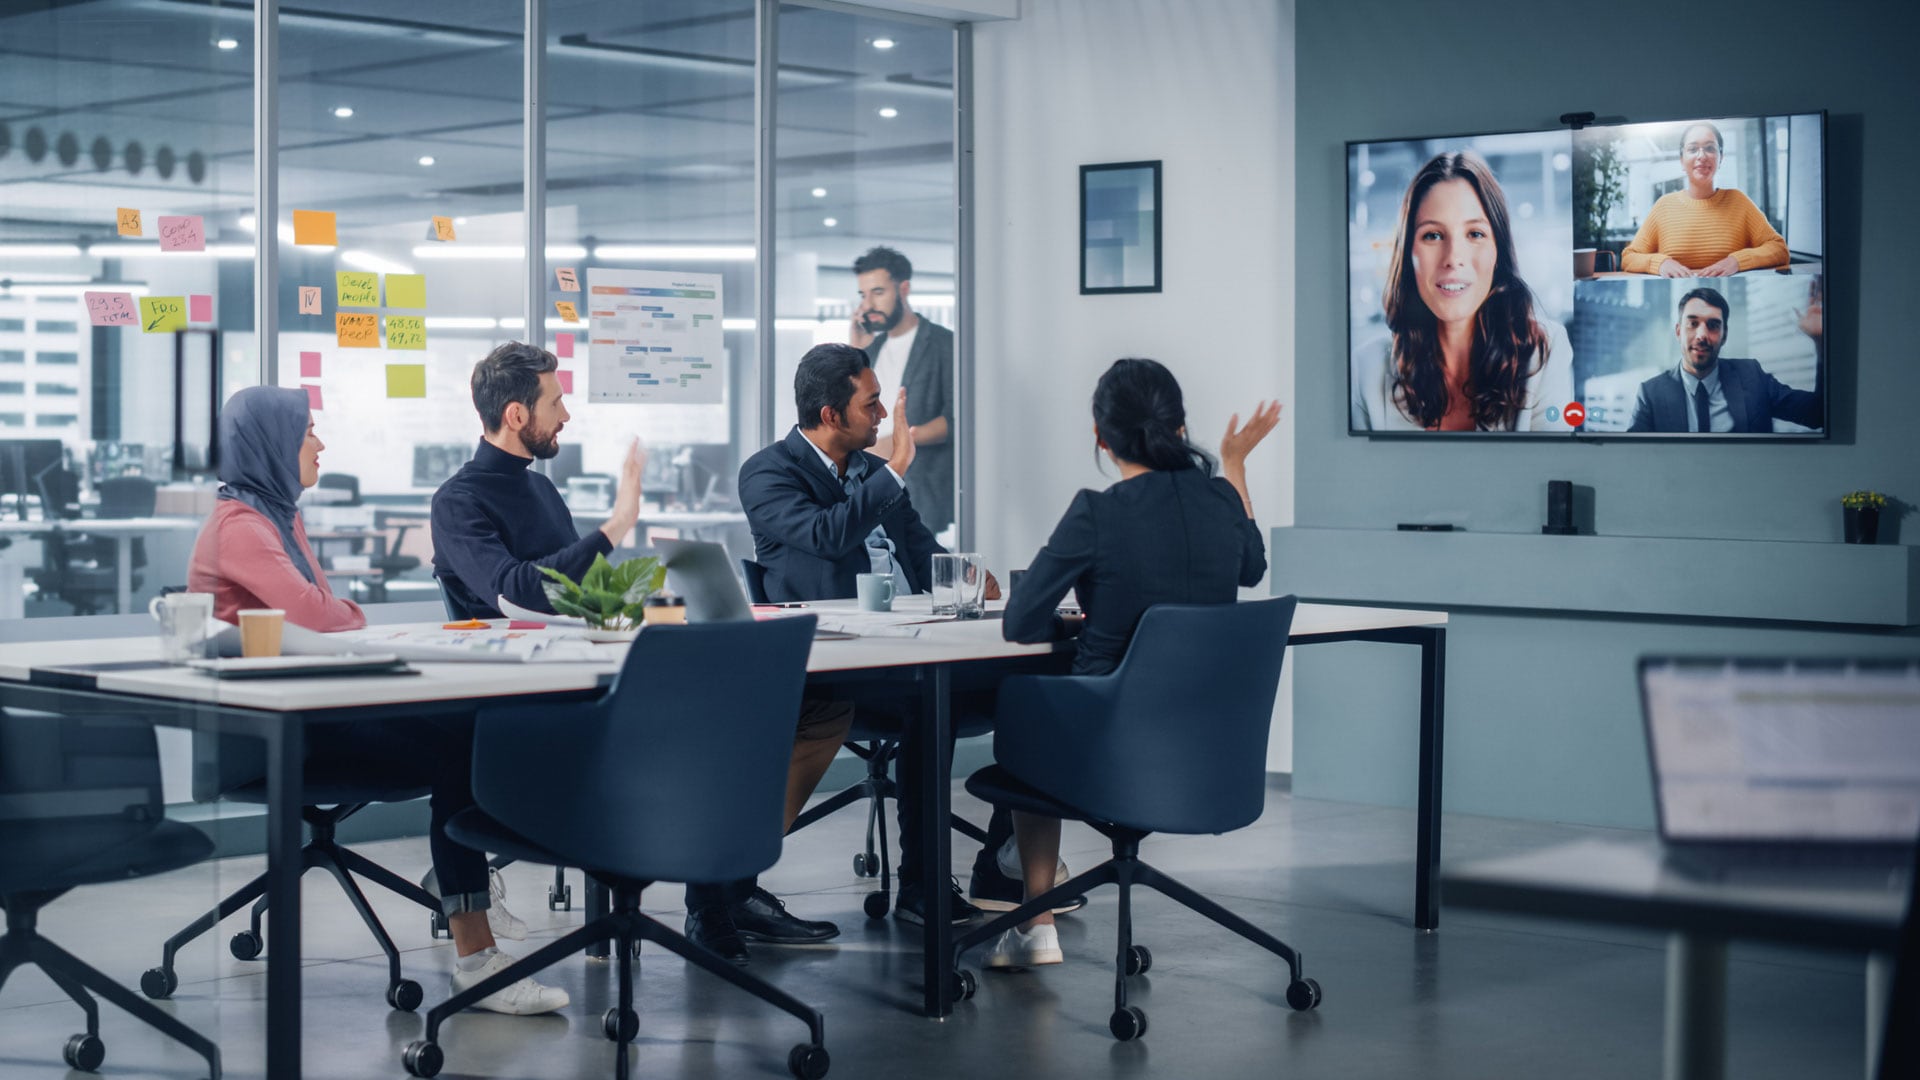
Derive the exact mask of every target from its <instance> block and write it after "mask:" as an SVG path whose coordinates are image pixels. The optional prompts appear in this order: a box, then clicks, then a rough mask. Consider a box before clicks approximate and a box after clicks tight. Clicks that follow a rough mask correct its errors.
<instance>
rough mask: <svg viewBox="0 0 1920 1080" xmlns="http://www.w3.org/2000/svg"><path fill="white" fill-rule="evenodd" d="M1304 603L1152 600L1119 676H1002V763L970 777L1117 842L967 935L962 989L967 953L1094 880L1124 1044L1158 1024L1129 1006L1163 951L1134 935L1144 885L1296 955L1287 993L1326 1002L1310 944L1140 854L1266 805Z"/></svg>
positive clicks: (961, 988)
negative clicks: (1114, 901) (1284, 661)
mask: <svg viewBox="0 0 1920 1080" xmlns="http://www.w3.org/2000/svg"><path fill="white" fill-rule="evenodd" d="M1295 602H1296V599H1295V598H1294V597H1291V596H1286V597H1281V598H1279V599H1276V600H1260V601H1255V602H1252V603H1244V604H1191V605H1189V604H1181V605H1172V604H1166V605H1160V606H1157V607H1152V608H1148V609H1147V613H1146V614H1145V615H1143V616H1141V619H1140V624H1139V628H1138V629H1137V630H1136V631H1135V632H1134V637H1133V643H1132V645H1131V646H1130V647H1129V648H1128V649H1127V655H1126V657H1125V659H1123V660H1122V661H1121V663H1120V666H1119V667H1118V668H1116V669H1115V670H1114V671H1113V672H1112V673H1111V674H1108V675H1099V676H1020V677H1015V678H1010V679H1008V680H1007V681H1006V682H1005V683H1004V684H1002V686H1001V688H1000V710H999V713H998V715H997V717H996V721H995V725H994V736H993V754H994V758H995V759H996V761H997V764H994V765H990V766H988V767H987V768H984V769H982V770H980V771H979V772H977V773H974V774H973V775H972V776H971V777H969V778H968V779H967V790H968V791H971V792H973V793H974V794H975V795H977V796H979V797H980V798H982V799H985V800H986V801H988V802H990V803H993V804H994V805H996V806H1005V807H1008V808H1009V809H1012V810H1015V811H1026V812H1028V813H1033V814H1046V815H1049V816H1051V817H1057V818H1061V819H1063V820H1068V821H1084V822H1086V823H1087V824H1089V825H1092V826H1093V827H1094V828H1095V829H1096V830H1098V831H1099V832H1100V833H1101V834H1102V835H1104V836H1106V837H1107V838H1108V839H1109V840H1111V841H1113V858H1111V859H1109V860H1108V861H1106V862H1104V863H1101V864H1100V865H1099V866H1096V867H1094V868H1093V869H1091V870H1088V871H1086V872H1084V873H1082V874H1079V875H1077V876H1075V877H1074V878H1073V880H1071V881H1068V882H1067V883H1065V884H1063V885H1060V886H1058V887H1056V888H1054V889H1051V890H1049V891H1048V892H1046V893H1044V894H1042V895H1040V896H1037V897H1035V898H1034V899H1032V900H1030V901H1028V902H1027V903H1025V904H1023V905H1021V906H1020V907H1019V908H1017V909H1016V910H1014V911H1010V912H1008V913H1006V914H1004V915H1001V916H1000V917H998V918H995V919H993V920H991V921H990V922H988V923H986V924H985V925H984V926H981V927H980V928H978V929H976V930H970V931H968V932H967V933H966V934H964V935H962V936H961V937H960V938H959V939H958V940H956V941H955V942H954V952H953V960H954V979H955V990H956V994H955V996H956V997H957V998H960V999H965V998H970V997H972V996H973V993H974V989H975V985H976V984H975V980H974V976H973V973H972V972H970V971H967V970H966V969H964V968H962V967H960V955H961V953H963V952H964V951H965V950H967V949H969V948H971V947H973V946H974V945H978V944H980V943H981V942H983V941H989V940H991V939H993V938H994V937H997V936H998V935H999V934H1000V933H1002V932H1003V931H1005V930H1006V929H1007V928H1008V927H1011V926H1017V925H1018V924H1020V923H1022V922H1025V921H1026V920H1028V919H1030V918H1032V917H1033V916H1035V915H1036V914H1039V913H1040V912H1042V911H1046V910H1048V909H1050V908H1053V907H1055V906H1057V905H1058V904H1059V903H1060V902H1061V901H1062V900H1064V899H1067V898H1069V897H1073V896H1078V895H1079V894H1081V893H1084V892H1086V891H1087V890H1088V889H1090V888H1092V887H1094V886H1096V885H1117V886H1119V888H1120V946H1119V952H1118V957H1117V959H1116V960H1115V972H1114V990H1113V1000H1114V1011H1113V1016H1112V1017H1111V1018H1110V1020H1109V1021H1108V1028H1109V1029H1110V1030H1111V1031H1112V1032H1113V1037H1114V1038H1116V1039H1119V1040H1121V1041H1123V1042H1124V1041H1126V1040H1129V1039H1136V1038H1139V1037H1140V1036H1141V1035H1144V1034H1146V1030H1147V1014H1146V1013H1145V1012H1143V1011H1142V1010H1141V1009H1140V1008H1139V1007H1138V1006H1133V1005H1128V1004H1127V977H1128V976H1130V975H1138V974H1141V973H1144V972H1145V971H1147V970H1148V969H1149V968H1150V967H1152V965H1153V954H1152V953H1151V952H1149V951H1148V950H1147V947H1146V946H1144V945H1135V944H1133V919H1132V908H1131V906H1130V897H1129V894H1130V891H1131V889H1132V887H1133V886H1134V885H1145V886H1148V887H1150V888H1153V889H1157V890H1159V891H1160V892H1162V893H1164V894H1166V895H1167V896H1168V897H1170V898H1172V899H1173V900H1175V901H1178V902H1179V903H1181V904H1183V905H1185V906H1186V907H1189V908H1191V909H1193V910H1194V911H1197V912H1199V913H1200V914H1202V915H1205V916H1206V917H1207V918H1209V919H1212V920H1213V921H1214V922H1217V923H1219V924H1220V925H1222V926H1224V927H1226V928H1227V929H1229V930H1231V931H1233V932H1234V933H1236V934H1239V935H1240V936H1241V937H1244V938H1246V939H1247V940H1248V941H1251V942H1253V943H1254V944H1256V945H1259V946H1260V947H1261V948H1264V949H1266V950H1268V951H1270V952H1273V953H1275V954H1277V955H1278V956H1280V958H1281V959H1283V960H1285V961H1286V962H1287V967H1288V969H1289V972H1290V974H1291V977H1292V978H1291V982H1289V984H1288V986H1287V1004H1288V1005H1290V1006H1292V1007H1293V1008H1295V1009H1311V1008H1313V1007H1314V1006H1316V1005H1318V1004H1320V984H1319V983H1317V982H1315V981H1314V980H1312V979H1309V978H1305V977H1304V976H1302V975H1301V974H1300V955H1299V954H1298V953H1296V952H1294V951H1293V949H1291V948H1289V947H1288V946H1287V945H1285V944H1284V943H1282V942H1281V941H1280V940H1279V939H1277V938H1274V937H1271V936H1269V935H1268V934H1266V933H1265V932H1263V931H1261V930H1260V929H1258V928H1257V927H1255V926H1253V925H1252V924H1251V923H1248V922H1247V921H1246V920H1244V919H1241V918H1240V917H1239V916H1237V915H1234V914H1233V913H1232V912H1230V911H1228V910H1227V909H1225V908H1223V907H1221V906H1220V905H1218V904H1216V903H1214V902H1213V901H1211V900H1209V899H1207V898H1206V897H1204V896H1201V895H1200V894H1199V893H1197V892H1194V891H1193V890H1192V889H1190V888H1188V887H1187V886H1185V885H1182V884H1181V883H1180V882H1178V881H1175V880H1174V879H1173V878H1171V877H1168V876H1167V875H1166V874H1164V873H1161V872H1160V871H1159V870H1156V869H1154V868H1153V867H1151V866H1149V865H1147V864H1146V863H1144V862H1141V861H1140V841H1141V840H1143V839H1145V838H1146V837H1147V836H1149V835H1151V834H1153V833H1156V832H1172V833H1191V834H1200V833H1224V832H1229V831H1231V830H1233V829H1238V828H1241V827H1243V826H1246V825H1250V824H1252V823H1253V821H1254V820H1255V819H1257V818H1258V817H1259V816H1260V812H1261V811H1262V810H1263V809H1265V807H1266V790H1267V776H1266V761H1267V731H1268V728H1269V727H1270V726H1271V725H1272V723H1273V697H1274V694H1275V692H1276V691H1277V689H1278V687H1279V685H1280V661H1281V657H1282V656H1284V655H1285V652H1286V647H1287V632H1288V628H1289V627H1290V626H1291V625H1292V623H1293V609H1294V605H1295Z"/></svg>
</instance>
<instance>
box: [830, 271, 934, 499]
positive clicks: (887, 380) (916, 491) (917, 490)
mask: <svg viewBox="0 0 1920 1080" xmlns="http://www.w3.org/2000/svg"><path fill="white" fill-rule="evenodd" d="M853 274H854V279H855V281H856V282H857V283H858V285H859V288H860V306H859V308H857V309H856V310H855V311H854V313H853V333H852V335H851V337H850V339H849V341H848V344H850V345H852V346H853V347H854V348H856V349H865V350H866V351H867V355H868V356H869V357H871V358H872V359H873V373H874V375H875V376H877V377H878V378H879V380H880V399H881V400H882V401H892V400H893V399H894V397H895V396H896V395H897V394H898V393H899V392H900V391H901V390H902V389H905V390H906V392H907V412H906V416H905V417H895V418H894V422H893V424H892V426H890V427H889V428H888V429H887V430H886V431H884V432H882V433H881V435H880V438H879V441H878V442H876V443H875V444H874V447H873V452H874V453H876V454H879V455H880V456H881V457H883V458H890V457H892V456H893V440H894V439H896V438H899V437H901V436H902V434H903V433H904V435H905V436H906V437H908V438H911V439H912V440H913V445H914V453H915V454H916V456H917V458H918V465H917V467H916V468H915V469H914V470H913V505H914V509H916V510H918V511H919V513H920V519H921V522H922V523H923V524H925V525H926V527H927V529H928V531H930V532H934V533H939V532H941V531H942V530H944V529H946V527H947V526H949V525H951V524H953V431H952V427H953V419H952V413H953V409H952V407H951V406H950V404H949V402H950V401H951V400H952V397H953V331H951V330H949V329H947V328H946V327H944V326H941V325H939V324H938V323H935V322H931V321H929V320H927V319H923V318H921V317H920V316H919V315H918V314H916V313H915V312H914V310H913V305H912V304H911V303H909V301H908V297H909V296H910V295H911V293H912V292H913V264H912V263H911V262H908V261H907V257H906V256H905V255H902V254H900V253H899V252H898V251H895V250H894V249H892V248H890V247H877V248H874V249H872V250H870V251H868V252H867V253H866V254H865V255H862V256H860V258H858V259H856V260H855V261H854V264H853Z"/></svg>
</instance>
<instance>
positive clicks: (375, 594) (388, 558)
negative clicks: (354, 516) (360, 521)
mask: <svg viewBox="0 0 1920 1080" xmlns="http://www.w3.org/2000/svg"><path fill="white" fill-rule="evenodd" d="M314 486H315V487H318V488H325V489H327V490H329V491H336V492H341V493H342V494H343V496H344V497H342V498H336V499H334V500H332V503H331V505H334V506H360V505H362V503H361V501H360V478H359V477H357V476H354V475H353V474H351V473H321V474H320V479H318V480H317V481H315V482H314ZM414 524H415V523H414V522H412V521H406V522H403V523H401V524H400V525H398V526H396V527H395V530H394V534H393V536H392V537H391V538H390V539H389V540H388V541H387V543H386V545H385V547H384V548H383V549H382V551H383V552H384V553H383V554H380V555H376V556H374V557H372V558H371V559H369V560H368V562H367V565H368V566H370V567H372V568H373V569H375V570H378V571H380V580H379V581H376V582H371V583H369V585H368V586H367V600H368V602H370V603H376V604H377V603H380V602H382V601H384V600H386V598H387V586H388V585H391V584H392V583H393V581H394V579H395V578H398V577H400V576H401V575H402V574H405V573H407V572H409V571H412V570H418V569H420V556H418V555H403V554H401V553H400V547H401V545H402V544H405V543H406V542H407V530H409V529H411V528H413V527H414ZM375 531H376V532H379V531H384V530H378V529H376V530H375ZM354 546H355V547H356V548H357V547H358V546H359V545H358V544H357V543H356V544H355V545H354Z"/></svg>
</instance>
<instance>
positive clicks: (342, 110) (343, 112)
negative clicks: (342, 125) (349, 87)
mask: <svg viewBox="0 0 1920 1080" xmlns="http://www.w3.org/2000/svg"><path fill="white" fill-rule="evenodd" d="M333 115H335V116H337V117H339V118H340V119H342V120H345V119H346V118H347V117H349V116H352V115H353V106H351V105H335V106H334V107H333Z"/></svg>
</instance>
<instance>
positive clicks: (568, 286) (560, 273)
mask: <svg viewBox="0 0 1920 1080" xmlns="http://www.w3.org/2000/svg"><path fill="white" fill-rule="evenodd" d="M553 276H554V279H555V280H557V281H559V282H560V291H561V292H579V291H580V279H579V278H578V277H576V276H574V273H573V270H572V268H570V267H566V266H562V267H560V268H559V269H557V270H555V271H554V272H553Z"/></svg>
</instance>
